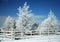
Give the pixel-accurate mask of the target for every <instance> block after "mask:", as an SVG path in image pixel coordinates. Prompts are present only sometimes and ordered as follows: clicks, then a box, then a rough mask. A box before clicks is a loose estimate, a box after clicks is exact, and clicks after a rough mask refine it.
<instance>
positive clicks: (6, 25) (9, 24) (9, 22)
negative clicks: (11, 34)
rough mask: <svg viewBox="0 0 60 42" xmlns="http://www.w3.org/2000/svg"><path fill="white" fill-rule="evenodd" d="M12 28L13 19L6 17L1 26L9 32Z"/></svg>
mask: <svg viewBox="0 0 60 42" xmlns="http://www.w3.org/2000/svg"><path fill="white" fill-rule="evenodd" d="M13 26H14V19H13V17H10V16H8V17H7V18H6V20H5V22H4V24H3V28H5V29H7V30H11V29H12V28H13Z"/></svg>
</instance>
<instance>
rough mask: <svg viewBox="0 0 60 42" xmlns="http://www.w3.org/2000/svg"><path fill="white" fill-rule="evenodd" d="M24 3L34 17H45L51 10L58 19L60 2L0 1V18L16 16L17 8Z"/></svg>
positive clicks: (55, 0) (59, 16) (46, 0)
mask: <svg viewBox="0 0 60 42" xmlns="http://www.w3.org/2000/svg"><path fill="white" fill-rule="evenodd" d="M25 2H27V3H28V5H29V6H30V9H31V10H32V13H34V14H35V15H45V16H47V15H48V13H49V11H50V10H52V11H53V12H54V13H55V15H56V16H57V18H59V19H60V0H0V16H8V15H10V16H17V14H16V13H18V10H17V8H18V7H19V6H23V4H24V3H25Z"/></svg>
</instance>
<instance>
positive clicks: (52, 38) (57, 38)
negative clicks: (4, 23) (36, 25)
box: [1, 35, 60, 42]
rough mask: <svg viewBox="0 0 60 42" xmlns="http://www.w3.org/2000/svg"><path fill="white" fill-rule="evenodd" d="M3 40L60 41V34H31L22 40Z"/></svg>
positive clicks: (26, 41) (29, 41) (15, 41)
mask: <svg viewBox="0 0 60 42" xmlns="http://www.w3.org/2000/svg"><path fill="white" fill-rule="evenodd" d="M1 42H60V35H50V36H40V35H38V36H31V38H26V39H21V40H4V41H3V40H2V41H1Z"/></svg>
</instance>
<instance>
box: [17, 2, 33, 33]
mask: <svg viewBox="0 0 60 42" xmlns="http://www.w3.org/2000/svg"><path fill="white" fill-rule="evenodd" d="M18 11H19V13H18V19H17V21H16V29H19V30H20V31H21V32H24V31H28V29H30V28H31V26H30V25H31V24H30V22H31V17H32V13H31V10H30V11H29V6H28V5H27V2H25V4H24V6H23V7H19V8H18Z"/></svg>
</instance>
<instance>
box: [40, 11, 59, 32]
mask: <svg viewBox="0 0 60 42" xmlns="http://www.w3.org/2000/svg"><path fill="white" fill-rule="evenodd" d="M57 28H58V20H57V18H56V16H55V15H54V13H53V12H52V11H51V10H50V12H49V15H48V18H47V19H45V20H44V21H43V22H42V23H41V29H40V30H41V32H50V31H51V32H55V30H56V29H57Z"/></svg>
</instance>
